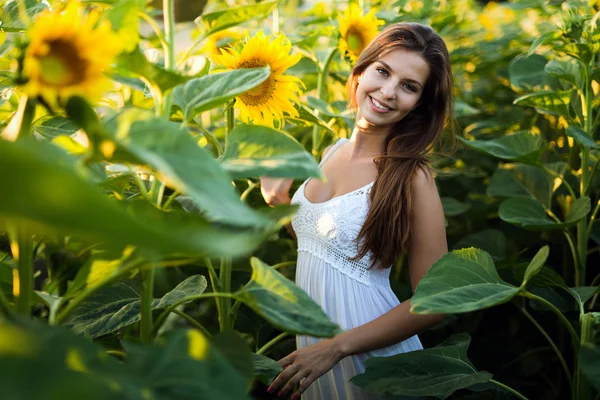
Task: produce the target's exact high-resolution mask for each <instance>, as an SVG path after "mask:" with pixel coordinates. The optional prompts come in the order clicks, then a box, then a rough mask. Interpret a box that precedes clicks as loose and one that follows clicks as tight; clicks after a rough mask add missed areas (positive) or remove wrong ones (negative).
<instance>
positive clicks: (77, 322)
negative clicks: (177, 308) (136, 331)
mask: <svg viewBox="0 0 600 400" xmlns="http://www.w3.org/2000/svg"><path fill="white" fill-rule="evenodd" d="M136 286H137V285H133V286H132V285H131V284H128V283H127V282H119V283H118V284H117V285H115V286H112V287H108V288H106V289H100V290H98V291H96V292H95V293H94V294H93V295H91V296H90V297H88V298H87V299H86V300H85V301H84V302H83V303H82V304H81V305H80V306H79V307H77V308H76V309H75V311H74V312H73V314H72V315H71V318H70V319H69V320H68V321H67V322H66V324H67V325H69V326H72V327H73V331H74V332H75V333H78V334H83V335H85V336H87V337H90V338H97V337H99V336H102V335H106V334H109V333H111V332H114V331H116V330H118V329H121V328H123V327H126V326H129V325H131V324H134V323H136V322H138V321H139V320H140V318H141V315H140V307H141V303H140V294H139V291H138V288H137V287H136ZM205 290H206V279H205V278H204V277H203V276H202V275H193V276H191V277H189V278H187V279H186V280H184V281H183V282H181V283H180V284H179V285H177V287H175V288H174V289H173V290H171V291H170V292H169V293H167V294H165V295H164V296H163V297H162V298H161V299H153V300H152V309H153V310H158V309H164V308H167V307H169V306H170V305H172V304H174V303H176V302H178V301H180V300H182V299H185V298H187V297H190V296H197V295H199V294H202V293H203V292H204V291H205Z"/></svg>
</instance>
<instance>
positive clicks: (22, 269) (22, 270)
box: [11, 228, 33, 317]
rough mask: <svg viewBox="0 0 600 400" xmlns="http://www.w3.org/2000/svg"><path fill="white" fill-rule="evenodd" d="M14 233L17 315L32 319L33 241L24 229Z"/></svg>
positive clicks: (12, 244) (12, 240)
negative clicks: (17, 289)
mask: <svg viewBox="0 0 600 400" xmlns="http://www.w3.org/2000/svg"><path fill="white" fill-rule="evenodd" d="M14 233H15V234H14V235H11V236H13V237H12V238H11V248H12V249H13V258H16V259H17V265H18V271H19V297H18V298H17V313H19V314H21V315H23V316H26V317H30V316H31V305H32V302H33V240H32V239H31V236H30V235H28V234H27V233H25V232H23V230H22V229H18V228H17V229H16V230H15V232H14ZM15 249H16V251H15ZM15 256H16V257H15Z"/></svg>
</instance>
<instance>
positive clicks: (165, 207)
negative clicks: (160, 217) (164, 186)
mask: <svg viewBox="0 0 600 400" xmlns="http://www.w3.org/2000/svg"><path fill="white" fill-rule="evenodd" d="M180 194H181V193H179V192H178V191H177V190H175V191H174V192H173V193H171V195H170V196H169V197H168V198H167V201H165V204H163V206H162V208H163V210H168V209H169V207H170V206H171V203H172V202H173V200H175V198H176V197H177V196H179V195H180Z"/></svg>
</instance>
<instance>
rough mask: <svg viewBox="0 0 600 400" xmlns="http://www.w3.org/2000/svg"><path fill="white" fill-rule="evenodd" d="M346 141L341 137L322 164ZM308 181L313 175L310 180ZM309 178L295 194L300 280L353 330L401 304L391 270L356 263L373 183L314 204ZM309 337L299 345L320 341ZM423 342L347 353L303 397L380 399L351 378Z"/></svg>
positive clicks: (309, 399)
mask: <svg viewBox="0 0 600 400" xmlns="http://www.w3.org/2000/svg"><path fill="white" fill-rule="evenodd" d="M346 141H348V139H340V140H339V141H338V142H337V143H336V144H335V145H334V146H333V147H332V148H331V150H330V151H329V152H328V153H327V155H326V157H325V158H324V159H323V160H322V161H321V165H322V164H323V163H324V162H325V161H326V160H327V159H328V158H329V157H330V156H331V155H332V154H333V153H334V152H335V151H336V150H337V149H338V148H339V147H340V146H341V145H342V144H343V143H345V142H346ZM309 180H310V179H309ZM309 180H306V181H305V182H304V183H303V184H302V185H301V186H300V188H299V189H298V190H297V191H296V193H295V194H294V196H293V197H292V204H297V205H298V206H299V209H298V213H297V214H296V217H295V218H294V220H293V221H292V226H293V228H294V231H295V233H296V236H297V237H298V263H297V267H296V284H297V285H298V286H299V287H301V288H302V289H304V290H305V291H306V292H307V293H308V294H309V295H310V297H311V298H312V299H313V300H314V301H316V302H317V304H319V305H320V306H321V308H322V309H323V310H324V311H325V313H326V314H327V315H328V316H329V318H330V319H331V320H332V321H334V322H336V323H337V324H338V325H339V326H340V327H341V328H342V329H344V330H349V329H352V328H355V327H357V326H359V325H363V324H366V323H368V322H370V321H372V320H374V319H376V318H377V317H379V316H381V315H382V314H385V313H386V312H388V311H389V310H391V309H392V308H394V307H395V306H397V305H398V304H400V302H399V301H398V298H397V297H396V296H395V294H394V292H393V291H392V289H391V288H390V282H389V275H390V269H389V268H386V269H375V268H374V269H371V270H369V269H368V268H369V265H370V262H371V254H370V253H369V254H367V256H365V257H363V258H362V259H361V260H358V261H351V260H349V258H350V257H353V256H355V255H356V254H357V245H356V237H357V236H358V233H359V231H360V229H361V227H362V225H363V223H364V221H365V218H366V216H367V211H368V209H369V192H370V189H371V186H372V185H373V183H369V184H368V185H366V186H363V187H361V188H359V189H357V190H354V191H352V192H350V193H347V194H344V195H342V196H338V197H334V198H333V199H330V200H328V201H325V202H323V203H311V202H310V201H309V200H308V199H307V198H306V197H305V195H304V188H305V187H306V184H307V182H308V181H309ZM319 340H320V339H318V338H314V337H310V336H297V337H296V345H297V347H298V348H301V347H305V346H308V345H311V344H314V343H316V342H318V341H319ZM422 348H423V346H422V345H421V342H420V340H419V338H418V337H417V336H416V335H415V336H412V337H410V338H408V339H407V340H405V341H403V342H400V343H397V344H395V345H392V346H389V347H385V348H382V349H378V350H374V351H370V352H368V353H362V354H357V355H354V356H350V357H346V358H344V359H343V360H342V361H340V362H339V363H338V364H337V365H336V366H335V367H334V368H333V369H332V370H331V371H329V372H328V373H326V374H325V375H323V376H321V377H320V378H319V379H318V380H316V381H315V382H314V383H313V384H312V385H310V386H309V388H308V389H307V390H306V391H305V392H304V395H303V396H302V399H303V400H367V399H369V400H371V399H376V398H377V397H376V396H374V395H370V394H368V393H366V392H365V391H363V390H362V389H360V388H358V387H357V386H354V385H353V384H352V383H350V382H348V380H349V379H350V378H352V377H353V376H354V375H357V374H360V373H362V372H364V370H365V361H366V360H367V359H368V358H371V357H383V356H392V355H396V354H399V353H405V352H409V351H413V350H420V349H422Z"/></svg>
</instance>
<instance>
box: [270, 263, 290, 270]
mask: <svg viewBox="0 0 600 400" xmlns="http://www.w3.org/2000/svg"><path fill="white" fill-rule="evenodd" d="M291 265H296V261H284V262H282V263H279V264H275V265H273V266H271V268H273V269H279V268H284V267H289V266H291Z"/></svg>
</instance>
